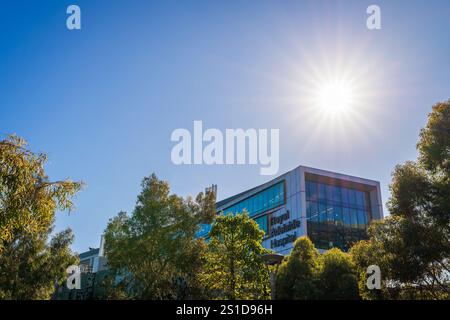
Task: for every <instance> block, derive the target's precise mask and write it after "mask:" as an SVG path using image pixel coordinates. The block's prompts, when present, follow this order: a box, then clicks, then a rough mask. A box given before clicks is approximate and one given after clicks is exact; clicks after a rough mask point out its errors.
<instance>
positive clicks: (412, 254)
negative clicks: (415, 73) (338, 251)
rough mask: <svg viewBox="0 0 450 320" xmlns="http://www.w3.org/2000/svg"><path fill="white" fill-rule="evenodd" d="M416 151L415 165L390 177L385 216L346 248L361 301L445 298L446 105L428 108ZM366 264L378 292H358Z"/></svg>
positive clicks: (449, 123) (448, 270) (449, 189)
mask: <svg viewBox="0 0 450 320" xmlns="http://www.w3.org/2000/svg"><path fill="white" fill-rule="evenodd" d="M417 148H418V150H419V158H418V161H417V162H413V161H407V162H406V163H405V164H402V165H397V166H396V167H395V169H394V171H393V173H392V182H391V185H390V191H391V198H390V199H389V201H388V208H389V211H390V213H391V216H389V217H387V218H386V219H385V220H384V221H382V222H378V223H375V224H374V225H373V226H372V227H371V228H370V229H369V234H370V240H369V241H367V242H363V243H360V244H359V245H358V246H355V247H354V248H352V256H353V257H354V258H353V260H354V261H355V263H356V265H357V266H358V270H359V272H360V277H361V280H360V289H361V292H362V296H363V297H364V298H367V299H373V298H383V299H405V298H406V299H410V298H414V299H421V298H423V299H428V298H432V299H441V298H446V299H448V298H450V278H449V277H450V170H449V168H450V101H447V102H443V103H438V104H436V105H434V106H433V109H432V112H431V113H430V115H429V118H428V123H427V124H426V126H425V128H424V129H422V131H421V133H420V139H419V142H418V144H417ZM371 264H376V265H378V266H379V267H380V268H381V275H382V279H383V284H382V289H381V290H380V291H379V292H370V291H368V290H367V289H366V288H365V287H364V286H363V282H364V283H365V281H364V278H365V277H366V275H365V268H367V266H368V265H371Z"/></svg>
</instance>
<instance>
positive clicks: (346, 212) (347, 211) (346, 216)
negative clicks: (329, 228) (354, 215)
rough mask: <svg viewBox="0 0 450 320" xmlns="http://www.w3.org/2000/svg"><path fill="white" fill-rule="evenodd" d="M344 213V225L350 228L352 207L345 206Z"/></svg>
mask: <svg viewBox="0 0 450 320" xmlns="http://www.w3.org/2000/svg"><path fill="white" fill-rule="evenodd" d="M342 210H343V212H342V215H343V219H344V226H345V227H348V228H350V227H351V226H352V223H351V218H350V209H349V208H343V209H342Z"/></svg>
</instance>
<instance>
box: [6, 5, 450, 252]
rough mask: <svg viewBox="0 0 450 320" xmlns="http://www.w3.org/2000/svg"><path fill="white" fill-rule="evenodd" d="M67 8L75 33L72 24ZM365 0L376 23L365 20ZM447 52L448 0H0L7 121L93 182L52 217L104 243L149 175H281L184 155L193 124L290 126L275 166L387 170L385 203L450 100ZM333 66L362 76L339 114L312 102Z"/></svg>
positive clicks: (222, 190)
mask: <svg viewBox="0 0 450 320" xmlns="http://www.w3.org/2000/svg"><path fill="white" fill-rule="evenodd" d="M70 4H77V5H79V6H80V7H81V12H82V30H80V31H69V30H67V28H66V22H65V20H66V16H67V15H66V8H67V6H69V5H70ZM369 4H378V5H379V6H380V7H381V19H382V20H381V21H382V29H381V30H376V31H369V30H368V29H367V28H366V18H367V14H366V8H367V6H368V5H369ZM449 58H450V2H448V1H444V0H443V1H399V0H396V1H377V0H371V1H319V0H314V1H262V0H259V1H256V0H254V1H228V0H227V1H158V2H157V1H144V0H143V1H112V0H108V1H98V0H97V1H95V0H89V1H88V0H71V1H65V0H46V1H22V0H10V1H2V2H1V4H0V133H1V134H2V135H5V134H9V133H16V134H18V135H20V136H22V137H24V138H26V139H27V140H28V141H29V143H30V145H31V147H32V149H33V150H35V151H44V152H46V153H48V155H49V159H50V161H49V164H48V166H47V171H48V173H49V175H50V177H51V179H53V180H56V179H62V178H66V177H71V178H72V179H75V180H78V179H80V180H83V181H85V182H86V187H85V189H84V190H83V191H82V192H80V193H79V195H78V196H77V197H76V199H75V203H76V210H74V211H73V212H72V213H71V214H70V215H68V214H67V213H58V215H57V218H56V230H61V229H63V228H66V227H68V226H70V227H71V228H72V229H73V230H74V232H75V235H76V240H75V243H74V246H73V248H74V249H75V250H77V251H84V250H86V249H87V248H88V246H94V247H95V246H98V244H99V237H100V234H101V233H102V231H103V230H104V228H105V227H106V224H107V222H108V219H109V218H110V217H112V216H113V215H115V214H116V213H117V212H118V211H120V210H126V211H128V212H130V211H131V210H132V209H133V207H134V204H135V200H136V195H137V194H138V193H139V190H140V181H141V179H142V178H143V177H144V176H145V175H149V174H150V173H152V172H156V173H157V174H158V176H159V177H160V178H163V179H167V180H169V181H170V183H171V186H172V189H173V191H174V192H176V193H178V194H181V195H188V194H191V195H193V194H196V193H197V192H198V191H201V190H202V189H203V188H204V187H205V186H208V185H210V184H212V183H216V184H218V193H219V199H221V198H224V197H226V196H229V195H232V194H234V193H237V192H239V191H242V190H244V189H246V188H249V187H253V186H255V185H257V184H260V183H262V182H265V181H268V180H269V179H270V177H267V176H261V175H260V174H259V166H175V165H173V164H172V162H171V160H170V151H171V148H172V147H173V145H174V143H173V142H171V141H170V134H171V132H172V131H173V130H174V129H176V128H188V129H190V130H192V125H193V121H194V120H202V121H203V123H204V126H205V127H208V128H209V127H213V128H219V129H221V130H224V129H225V128H239V127H241V128H268V129H270V128H279V129H280V171H279V173H280V174H282V173H284V172H286V171H288V170H290V169H292V168H294V167H296V166H297V165H300V164H302V165H307V166H311V167H317V168H321V169H327V170H332V171H338V172H342V173H347V174H350V175H355V176H361V177H365V178H370V179H374V180H378V181H380V182H381V187H382V196H383V201H384V202H385V201H386V200H387V198H388V196H389V193H388V184H389V181H390V174H391V171H392V169H393V167H394V166H395V165H396V164H398V163H402V162H404V161H405V160H408V159H414V158H415V157H416V150H415V144H416V142H417V137H418V133H419V130H420V128H421V127H422V126H423V125H424V124H425V121H426V116H427V113H428V112H429V111H430V109H431V106H432V105H433V104H434V103H435V102H438V101H441V100H444V99H448V98H450V92H449V88H450V64H449ZM330 70H332V72H331V73H333V72H337V73H338V74H339V73H340V74H348V75H350V77H353V78H355V79H357V81H358V90H357V91H358V92H356V94H357V95H358V96H360V97H361V98H362V101H363V102H364V103H362V104H361V105H360V106H359V107H358V108H356V110H354V115H353V116H352V117H349V118H348V119H346V120H345V121H344V122H343V123H341V125H340V126H338V125H337V124H336V123H334V124H333V123H332V122H330V121H328V122H325V121H323V119H321V118H320V117H317V114H315V113H314V112H313V111H312V110H311V108H310V106H308V99H309V97H308V95H311V91H314V88H315V85H313V83H315V84H317V82H319V84H320V81H322V80H320V79H323V78H326V74H328V73H330ZM336 70H338V71H336ZM318 79H319V80H318Z"/></svg>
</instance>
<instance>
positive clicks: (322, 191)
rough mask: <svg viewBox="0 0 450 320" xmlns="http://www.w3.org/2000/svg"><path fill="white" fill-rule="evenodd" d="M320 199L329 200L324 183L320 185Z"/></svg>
mask: <svg viewBox="0 0 450 320" xmlns="http://www.w3.org/2000/svg"><path fill="white" fill-rule="evenodd" d="M319 199H320V200H326V199H327V192H326V187H325V185H324V184H322V183H319Z"/></svg>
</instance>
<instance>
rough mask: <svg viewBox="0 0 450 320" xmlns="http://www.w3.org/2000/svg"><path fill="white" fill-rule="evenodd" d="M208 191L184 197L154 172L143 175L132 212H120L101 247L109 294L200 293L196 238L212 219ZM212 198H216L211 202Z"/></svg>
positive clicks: (166, 296) (188, 295)
mask: <svg viewBox="0 0 450 320" xmlns="http://www.w3.org/2000/svg"><path fill="white" fill-rule="evenodd" d="M214 199H215V197H214V196H213V195H211V194H210V193H207V194H206V195H204V194H200V195H199V196H197V201H198V202H194V201H193V200H192V199H191V198H187V199H183V198H181V197H179V196H177V195H174V194H170V189H169V185H168V183H167V182H165V181H160V180H158V178H157V177H156V175H154V174H153V175H152V176H150V177H146V178H144V179H143V181H142V191H141V193H140V195H139V196H138V198H137V203H136V207H135V209H134V211H133V214H132V215H131V216H128V215H127V214H126V213H125V212H120V213H119V214H118V215H117V216H116V217H114V218H113V219H111V220H110V222H109V224H108V226H107V228H106V233H105V252H106V256H107V257H108V265H109V267H110V269H111V272H112V273H111V274H112V277H113V279H114V281H110V282H115V281H116V280H118V283H115V284H114V288H109V290H106V291H107V292H109V293H110V297H114V298H124V297H127V298H133V299H172V298H196V297H201V288H200V286H199V283H198V277H197V274H198V273H199V272H200V269H201V266H202V259H203V255H204V254H203V252H204V250H205V244H204V243H203V240H201V239H195V232H196V231H197V229H198V225H199V223H200V222H204V221H208V220H210V217H211V216H212V215H213V214H214V213H215V212H214V213H211V210H212V209H211V208H214V206H213V205H212V204H211V202H213V203H214ZM214 204H215V203H214Z"/></svg>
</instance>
